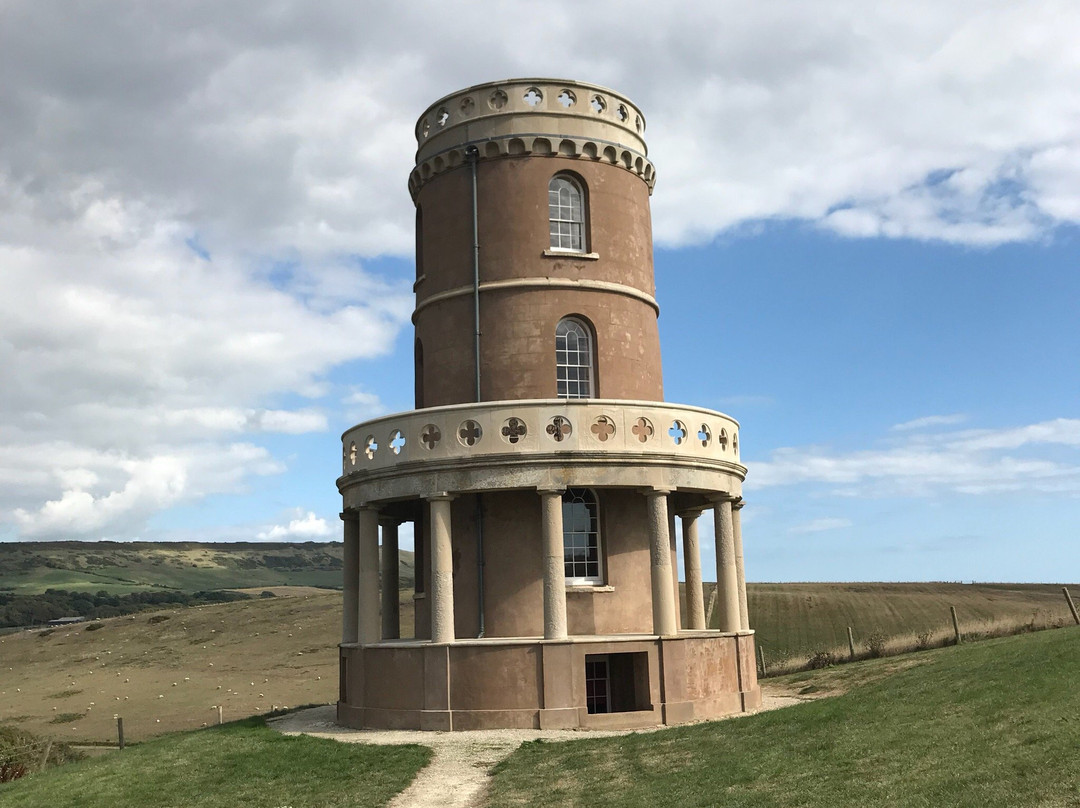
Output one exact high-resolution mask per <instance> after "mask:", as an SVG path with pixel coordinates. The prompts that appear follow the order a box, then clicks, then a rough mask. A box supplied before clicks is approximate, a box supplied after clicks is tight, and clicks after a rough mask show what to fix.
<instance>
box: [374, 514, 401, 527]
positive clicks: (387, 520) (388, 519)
mask: <svg viewBox="0 0 1080 808" xmlns="http://www.w3.org/2000/svg"><path fill="white" fill-rule="evenodd" d="M404 521H405V520H404V519H398V518H397V517H396V516H383V515H382V514H380V515H379V526H380V527H397V526H398V525H400V524H401V523H402V522H404Z"/></svg>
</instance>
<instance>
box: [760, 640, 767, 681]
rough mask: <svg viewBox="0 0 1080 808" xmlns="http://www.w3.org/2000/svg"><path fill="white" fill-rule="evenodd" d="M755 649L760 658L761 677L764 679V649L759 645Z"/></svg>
mask: <svg viewBox="0 0 1080 808" xmlns="http://www.w3.org/2000/svg"><path fill="white" fill-rule="evenodd" d="M757 650H758V658H759V659H760V660H761V678H762V679H764V678H765V677H766V676H767V675H768V670H767V669H766V668H765V649H764V648H762V647H761V646H760V645H759V646H758V647H757Z"/></svg>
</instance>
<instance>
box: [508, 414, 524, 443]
mask: <svg viewBox="0 0 1080 808" xmlns="http://www.w3.org/2000/svg"><path fill="white" fill-rule="evenodd" d="M501 432H502V436H503V437H504V438H506V440H507V442H508V443H517V442H518V441H520V440H521V439H522V438H524V437H525V436H526V435H528V434H529V428H528V427H527V426H525V422H524V421H522V420H521V419H520V418H507V419H506V421H505V422H503V428H502V430H501Z"/></svg>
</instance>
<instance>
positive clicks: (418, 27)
mask: <svg viewBox="0 0 1080 808" xmlns="http://www.w3.org/2000/svg"><path fill="white" fill-rule="evenodd" d="M549 5H550V8H549V9H548V10H549V12H550V13H548V14H546V15H545V16H544V17H543V18H537V17H531V18H530V20H531V22H530V26H529V28H528V36H522V28H521V25H520V22H519V20H520V19H521V15H520V13H519V12H521V13H524V11H526V10H528V8H530V7H528V6H526V5H524V4H518V3H514V2H506V3H503V4H497V5H496V6H493V7H492V8H491V9H489V10H488V11H489V12H490V13H489V14H488V18H487V20H486V24H485V25H484V26H482V27H481V28H479V29H478V28H477V26H476V25H475V21H474V20H472V19H471V18H470V15H465V14H460V13H458V12H457V10H455V9H453V8H449V7H446V6H445V5H444V4H436V3H427V2H417V3H413V4H409V5H408V6H403V7H400V8H398V7H394V8H388V7H385V5H383V4H373V3H359V4H357V3H355V2H353V3H347V2H337V1H336V0H326V2H318V3H299V2H295V3H294V2H283V3H278V4H274V5H273V6H268V5H266V4H264V3H258V2H254V0H252V2H246V1H245V2H238V3H236V4H229V5H228V6H222V7H214V8H213V9H201V10H199V11H198V13H196V12H195V11H193V10H192V9H191V7H189V6H188V5H187V4H184V3H180V2H175V3H174V2H161V3H159V4H155V7H154V10H153V11H152V12H146V11H145V9H144V8H143V7H142V6H141V4H138V3H136V2H134V0H131V1H130V2H127V1H126V0H120V1H119V2H118V1H117V0H112V1H111V2H108V3H105V2H102V3H100V4H98V3H93V2H91V3H86V4H81V5H80V6H79V7H78V8H73V9H69V10H68V11H67V12H66V13H65V14H63V15H57V14H54V13H53V12H52V11H51V10H50V9H49V8H47V7H45V6H44V5H43V4H37V3H33V2H30V1H29V0H17V2H14V3H11V4H9V6H8V7H7V8H6V10H5V17H6V20H5V24H3V25H0V72H2V73H3V75H5V76H8V77H10V80H9V81H7V82H5V84H4V86H3V87H0V267H2V269H3V272H0V382H2V383H0V540H6V541H11V540H29V539H36V538H40V539H62V538H73V539H84V540H94V539H101V538H108V539H136V538H141V539H156V540H169V539H208V540H210V539H235V540H275V539H280V540H301V541H302V540H309V539H314V540H327V539H334V538H336V537H337V536H338V534H339V531H340V527H339V524H338V522H337V512H338V510H339V502H338V500H337V494H336V491H335V489H334V485H333V481H334V479H335V477H336V475H337V473H338V470H339V468H340V465H339V463H340V446H339V443H338V436H339V435H340V433H341V432H342V431H343V430H344V429H345V428H346V427H348V426H350V425H351V424H353V423H355V422H357V421H359V420H363V419H364V418H367V417H371V416H373V415H376V414H381V413H386V412H390V411H396V410H402V409H408V408H410V407H411V405H412V371H411V368H412V358H411V345H412V337H411V332H410V325H409V322H408V318H409V313H410V311H411V306H412V300H411V291H410V284H411V280H412V277H413V267H412V255H411V251H412V244H413V241H412V233H411V230H412V226H413V214H412V209H411V203H410V201H409V198H408V192H407V190H406V187H405V181H406V178H407V176H408V172H409V170H410V168H411V166H412V156H413V151H414V149H415V142H414V141H413V139H412V129H413V125H414V123H415V121H416V118H417V116H418V115H419V114H420V113H421V112H422V111H423V110H424V109H425V107H426V106H427V105H428V104H429V103H430V102H432V101H433V100H435V99H436V98H438V97H440V96H442V95H444V94H446V93H448V92H451V91H453V90H455V89H458V88H461V87H465V86H468V85H470V84H474V83H477V82H481V81H488V80H492V79H497V78H500V77H506V76H514V75H519V76H520V75H569V76H573V77H576V78H578V79H581V80H585V81H592V82H595V83H598V84H602V85H608V86H612V87H615V88H617V89H618V90H620V91H622V92H624V93H626V94H627V95H628V96H629V97H630V98H632V99H633V100H634V101H635V102H636V103H638V104H639V105H640V106H641V108H642V109H643V110H644V112H645V114H646V116H647V118H648V129H647V131H646V133H645V136H646V139H647V141H648V143H649V148H650V158H651V159H652V160H653V161H654V162H655V164H656V166H657V168H658V176H659V181H658V183H657V186H656V190H655V193H654V196H653V199H652V203H653V219H654V229H655V236H656V245H657V248H656V253H655V266H656V280H657V297H658V299H659V302H660V305H661V317H660V330H661V340H662V348H663V354H664V380H665V391H666V396H667V398H668V400H671V401H676V402H681V403H687V404H696V405H701V406H706V407H712V408H715V409H719V410H722V411H724V412H727V413H729V414H731V415H733V416H734V417H736V418H737V419H739V420H740V421H741V423H742V433H741V439H742V441H741V449H742V458H743V460H744V462H746V463H747V465H748V466H749V468H750V473H749V476H748V478H747V483H746V489H745V493H746V498H747V500H748V502H749V505H748V506H747V508H746V510H745V511H744V533H745V537H746V547H747V571H748V576H749V577H750V578H751V579H752V580H870V579H873V580H1020V581H1050V580H1053V581H1058V580H1069V579H1071V580H1073V581H1075V580H1077V579H1080V549H1078V548H1080V541H1078V538H1077V536H1078V535H1080V534H1078V533H1077V523H1078V521H1080V520H1078V518H1077V516H1078V514H1080V407H1078V403H1080V382H1078V374H1077V370H1076V365H1077V362H1076V357H1077V356H1078V355H1080V351H1078V349H1080V344H1078V343H1080V336H1078V335H1080V329H1078V328H1077V321H1078V319H1080V318H1078V308H1080V280H1078V275H1077V272H1076V263H1077V256H1078V254H1080V251H1078V247H1080V231H1078V226H1080V90H1078V89H1077V88H1078V87H1080V64H1078V63H1077V61H1076V59H1075V42H1076V41H1077V39H1080V10H1078V9H1077V8H1076V7H1075V6H1074V5H1073V4H1068V3H1058V2H1051V0H1031V2H1016V3H1011V4H1007V5H996V6H987V5H986V4H984V3H979V2H974V1H973V0H972V2H965V1H963V0H958V1H957V2H955V3H950V4H940V3H932V2H925V3H921V2H915V3H913V4H906V5H905V7H904V8H903V9H896V10H894V9H892V8H867V7H866V6H865V4H861V3H856V2H843V0H815V2H807V3H801V4H798V5H797V6H791V5H790V4H774V3H760V4H755V5H754V7H753V8H747V7H745V5H744V4H736V3H728V2H714V3H708V4H703V3H688V4H683V5H679V6H678V7H671V8H667V7H664V8H662V9H661V8H658V7H656V6H655V4H648V3H636V2H622V3H614V2H611V3H604V2H599V3H596V4H594V6H593V7H592V11H593V13H594V14H595V15H596V18H597V19H604V20H607V21H608V22H607V23H606V24H605V25H603V26H599V27H597V26H593V27H589V26H581V25H578V24H576V23H575V22H574V21H575V20H576V19H577V15H578V14H579V6H578V5H576V4H570V3H568V2H567V3H562V2H553V3H552V4H549ZM645 18H647V19H648V20H649V24H648V25H642V24H641V20H642V19H645ZM25 30H35V31H37V32H39V34H40V35H39V36H36V37H24V36H22V35H21V34H20V33H19V32H20V31H25ZM76 41H77V42H78V43H79V45H78V47H72V44H71V43H72V42H76ZM463 42H469V43H470V45H471V47H468V48H462V47H461V46H460V45H461V43H463ZM407 541H408V539H407V537H406V543H407ZM706 544H707V543H706ZM710 566H711V559H705V569H706V570H708V569H709V568H710Z"/></svg>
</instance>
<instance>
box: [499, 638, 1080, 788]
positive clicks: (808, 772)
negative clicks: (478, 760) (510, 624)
mask: <svg viewBox="0 0 1080 808" xmlns="http://www.w3.org/2000/svg"><path fill="white" fill-rule="evenodd" d="M904 662H906V663H908V665H907V667H906V669H902V670H899V671H897V672H895V673H893V674H892V675H889V676H885V677H883V678H877V677H876V676H875V672H877V671H879V670H880V669H882V668H883V667H885V668H891V669H892V670H894V671H895V670H896V669H897V668H898V667H901V668H902V667H904V665H903V663H901V662H900V661H899V660H896V659H892V660H869V661H866V662H860V663H854V664H853V665H849V666H844V667H843V668H842V669H840V670H842V671H843V674H842V676H843V677H844V678H846V680H847V681H846V686H847V687H849V688H850V692H848V693H846V694H845V695H842V696H837V697H836V698H830V699H822V700H819V701H813V702H807V703H804V704H799V705H797V706H794V707H790V708H787V709H783V710H778V711H774V712H771V713H762V714H759V715H756V716H750V717H747V718H742V719H738V720H735V721H725V722H718V723H711V724H699V725H696V726H691V727H685V728H677V729H671V730H663V731H660V732H655V733H639V734H632V735H627V736H622V737H617V738H604V739H588V740H581V741H571V742H568V743H558V744H555V743H540V742H534V743H528V744H524V745H523V746H522V747H521V748H520V749H519V750H518V751H517V752H515V753H514V754H513V755H512V756H511V757H510V758H509V759H507V760H506V761H505V762H504V763H502V764H500V765H499V766H498V767H497V768H496V773H495V776H494V778H493V780H492V787H491V790H490V792H489V795H488V805H489V806H491V808H495V807H496V806H513V805H528V806H540V807H542V806H590V808H597V807H598V806H626V805H650V806H667V805H671V806H712V805H721V804H722V805H725V806H761V807H765V806H768V807H769V808H772V807H774V806H775V808H781V806H783V807H784V808H787V807H788V806H830V808H834V807H835V808H844V807H845V806H853V807H854V806H859V808H862V806H866V805H896V806H957V807H958V808H959V807H961V806H971V807H972V808H976V807H977V808H984V806H991V805H992V806H998V805H1000V806H1006V805H1007V806H1016V807H1017V808H1023V807H1024V806H1076V805H1080V765H1078V764H1077V761H1076V750H1077V749H1078V748H1080V687H1077V686H1076V671H1077V666H1078V664H1080V628H1067V629H1062V630H1059V631H1045V632H1040V633H1038V634H1027V635H1022V636H1017V637H1007V638H1002V639H997V640H990V641H987V642H981V643H977V644H971V645H962V646H958V647H954V648H943V649H939V650H935V651H929V652H926V653H923V654H919V655H917V656H914V657H911V658H909V659H908V660H905V661H904ZM835 676H836V674H835V673H834V671H831V670H830V671H822V672H815V673H803V674H797V675H796V677H792V678H793V679H795V682H794V683H793V684H797V685H799V686H801V687H803V689H805V687H808V686H810V684H812V683H813V682H815V681H818V677H822V679H821V681H823V682H825V681H828V677H834V678H833V681H834V683H835ZM860 678H862V679H863V680H864V681H863V682H862V683H860Z"/></svg>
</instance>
